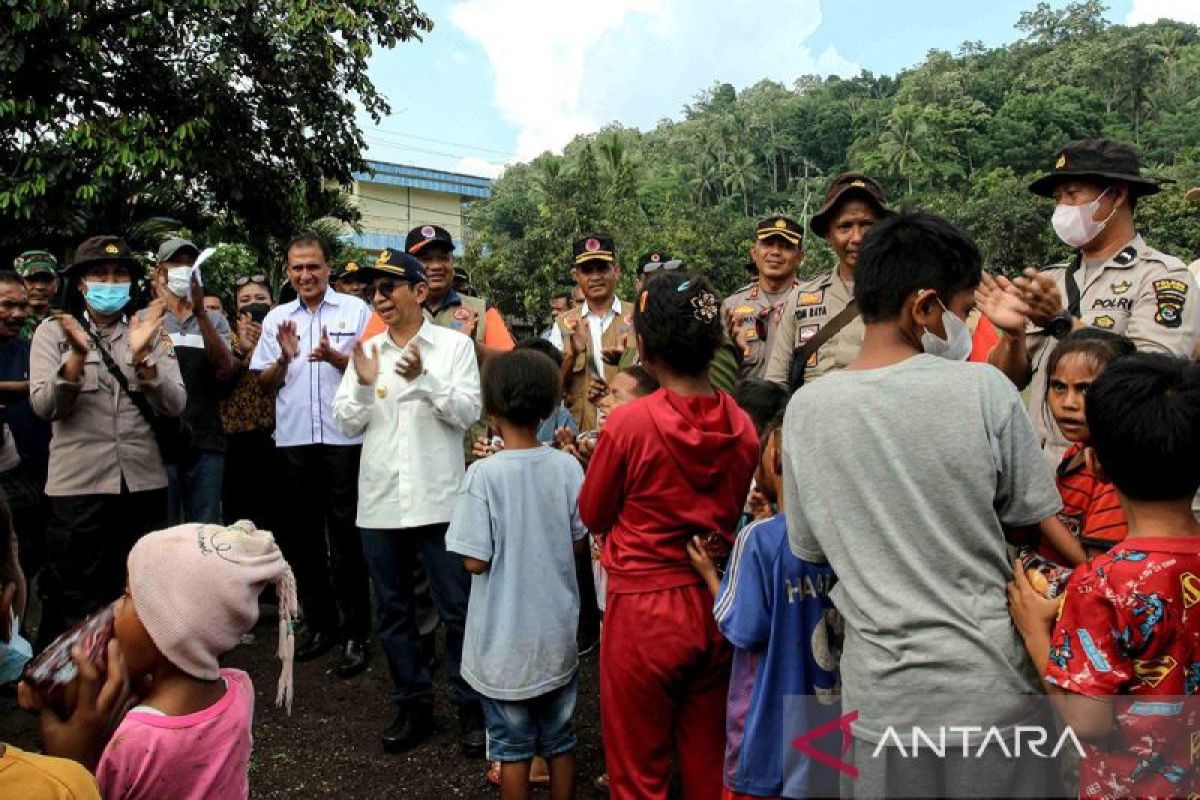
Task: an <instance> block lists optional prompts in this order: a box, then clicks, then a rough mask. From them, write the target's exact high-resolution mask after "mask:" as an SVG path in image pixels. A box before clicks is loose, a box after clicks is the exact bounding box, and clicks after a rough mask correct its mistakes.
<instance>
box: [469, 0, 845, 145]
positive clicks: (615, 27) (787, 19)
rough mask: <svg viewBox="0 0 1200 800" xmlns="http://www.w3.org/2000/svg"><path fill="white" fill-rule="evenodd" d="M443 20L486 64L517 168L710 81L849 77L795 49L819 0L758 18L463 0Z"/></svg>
mask: <svg viewBox="0 0 1200 800" xmlns="http://www.w3.org/2000/svg"><path fill="white" fill-rule="evenodd" d="M450 20H451V22H452V23H453V24H454V25H455V26H456V27H457V28H458V29H459V30H461V31H462V32H463V33H464V34H465V35H466V36H467V37H468V38H470V39H473V40H474V41H475V42H477V43H478V44H479V45H480V47H482V49H483V51H484V53H485V54H486V56H487V58H488V61H489V62H490V64H491V68H492V72H493V73H494V75H495V87H494V92H493V102H494V104H495V106H496V108H497V110H498V111H499V113H500V115H501V116H502V117H503V118H504V119H505V120H506V121H507V122H509V123H510V124H512V125H514V126H515V127H516V128H517V131H518V133H517V147H516V150H517V158H518V159H519V160H528V159H530V158H533V157H535V156H537V155H538V154H539V153H541V152H542V151H544V150H553V151H557V150H560V149H561V148H562V146H563V145H565V144H566V143H567V142H569V141H570V140H571V139H572V138H573V137H574V136H575V135H577V134H580V133H586V132H590V131H594V130H596V129H597V128H599V127H600V126H601V125H603V124H604V123H606V122H608V121H610V120H619V121H620V122H622V123H624V124H629V125H638V126H643V127H644V126H648V125H653V123H654V122H655V121H656V120H658V119H661V118H662V117H664V116H668V115H673V114H675V113H677V112H678V110H679V109H680V107H681V106H682V105H683V104H684V103H686V102H688V101H689V100H690V99H691V98H692V97H694V96H695V94H696V93H697V92H699V91H700V90H702V89H705V88H708V87H709V86H711V85H712V84H713V82H714V81H717V80H721V81H726V82H730V83H733V84H734V85H735V86H738V87H739V88H741V87H745V86H748V85H750V84H752V83H755V82H757V81H758V80H761V79H763V78H772V79H774V80H779V81H782V82H784V83H789V84H790V83H791V81H793V80H794V79H795V78H796V77H798V76H799V75H802V74H805V73H819V74H833V73H836V74H841V75H852V74H857V73H858V71H859V67H858V66H857V65H856V64H853V63H851V62H849V61H847V60H846V59H845V58H844V57H842V55H841V54H840V53H838V52H837V50H836V48H834V47H832V46H829V47H826V48H825V49H824V50H823V51H822V52H821V53H820V54H814V53H813V52H812V49H811V48H810V47H807V46H806V45H805V42H806V41H808V39H810V38H811V37H812V35H813V34H814V33H815V32H816V31H817V29H818V28H819V27H820V25H821V8H820V0H790V7H789V6H782V7H781V6H777V7H776V8H775V11H774V12H773V13H771V14H769V15H764V14H763V13H762V6H761V3H760V2H758V0H702V1H701V0H602V2H594V0H591V1H589V0H522V2H519V3H518V2H512V0H463V2H460V3H458V4H457V5H455V6H454V7H453V8H451V9H450Z"/></svg>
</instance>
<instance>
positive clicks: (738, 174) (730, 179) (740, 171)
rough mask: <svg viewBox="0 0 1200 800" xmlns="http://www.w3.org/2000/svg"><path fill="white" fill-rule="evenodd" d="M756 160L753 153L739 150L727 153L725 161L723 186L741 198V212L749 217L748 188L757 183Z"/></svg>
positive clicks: (743, 149)
mask: <svg viewBox="0 0 1200 800" xmlns="http://www.w3.org/2000/svg"><path fill="white" fill-rule="evenodd" d="M756 166H757V159H756V158H755V157H754V153H752V152H750V151H749V150H747V149H745V148H739V149H737V150H733V151H732V152H730V153H729V156H728V158H727V160H726V161H725V186H726V188H728V189H729V191H730V192H737V193H738V194H740V195H741V196H742V212H743V213H744V214H745V215H746V216H747V217H748V216H750V187H751V186H753V185H754V184H756V183H758V172H757V170H756Z"/></svg>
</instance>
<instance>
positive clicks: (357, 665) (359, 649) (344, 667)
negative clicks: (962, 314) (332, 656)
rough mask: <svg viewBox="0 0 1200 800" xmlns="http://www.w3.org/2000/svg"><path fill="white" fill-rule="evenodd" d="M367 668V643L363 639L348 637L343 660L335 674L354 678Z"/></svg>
mask: <svg viewBox="0 0 1200 800" xmlns="http://www.w3.org/2000/svg"><path fill="white" fill-rule="evenodd" d="M366 668H367V643H366V642H364V641H363V640H362V639H347V640H346V646H345V647H344V648H342V660H341V661H339V662H338V665H337V666H336V667H335V668H334V670H333V674H334V675H337V676H338V677H339V678H353V677H354V676H355V675H357V674H359V673H360V672H362V671H363V670H365V669H366Z"/></svg>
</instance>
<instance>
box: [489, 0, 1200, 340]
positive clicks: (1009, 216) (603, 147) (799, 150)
mask: <svg viewBox="0 0 1200 800" xmlns="http://www.w3.org/2000/svg"><path fill="white" fill-rule="evenodd" d="M1103 11H1104V7H1103V5H1102V4H1101V3H1100V2H1098V1H1097V0H1089V1H1088V2H1081V3H1074V4H1071V5H1068V6H1067V7H1065V8H1064V9H1060V10H1052V9H1050V8H1049V7H1048V6H1047V5H1045V4H1040V5H1038V7H1037V8H1035V9H1033V10H1031V11H1028V12H1026V13H1024V14H1022V15H1021V17H1020V19H1019V20H1017V21H1016V29H1017V31H1018V35H1019V37H1020V38H1019V40H1018V41H1016V42H1015V43H1013V44H1011V45H1009V46H1006V47H1001V48H997V49H987V48H985V47H983V46H982V45H980V44H978V43H966V44H963V45H962V46H961V47H959V48H958V50H957V51H956V52H953V53H951V52H948V51H943V50H933V51H931V52H930V53H929V54H928V56H927V57H926V58H925V60H924V61H923V62H922V63H920V64H919V65H917V66H916V67H914V68H912V69H911V70H908V71H905V72H902V73H901V74H899V75H896V76H879V75H873V74H871V73H869V72H863V73H861V74H859V75H857V76H854V77H838V76H828V77H820V76H804V77H801V78H800V79H798V80H797V81H796V82H795V83H794V84H793V85H791V86H784V85H782V84H779V83H776V82H773V81H762V82H760V83H758V84H756V85H754V86H751V87H749V88H747V89H745V90H744V91H741V92H737V91H735V89H734V88H733V87H732V86H730V85H728V84H717V85H715V86H713V87H711V88H710V89H708V90H707V91H704V92H703V93H702V94H701V95H700V96H699V97H697V98H696V100H695V101H694V102H693V103H692V104H690V105H688V106H687V107H685V108H684V109H683V110H682V114H677V112H678V110H677V109H669V108H664V109H663V113H664V115H666V114H677V118H673V119H664V120H663V121H662V122H660V123H659V124H658V125H657V126H656V127H655V128H654V129H653V130H650V131H646V132H641V131H638V130H633V129H628V128H624V127H622V126H621V125H620V124H619V123H613V124H612V125H610V126H608V127H607V128H605V129H604V130H602V131H600V132H598V133H596V134H594V135H589V136H581V137H578V138H577V139H576V140H574V141H573V142H571V143H570V144H569V145H568V146H567V147H566V148H565V151H564V153H563V155H561V156H557V155H552V154H545V155H542V156H541V157H539V158H537V159H535V160H534V161H533V162H532V163H529V164H518V165H513V166H511V167H509V168H508V169H507V170H506V172H505V173H504V174H503V175H502V176H501V177H500V178H499V180H498V181H497V182H496V185H495V189H494V192H493V195H492V197H491V199H489V200H487V201H485V202H480V203H478V204H476V205H474V206H473V207H472V208H471V211H470V215H471V223H472V225H473V227H474V228H475V230H476V232H477V236H476V238H475V239H474V241H473V242H472V243H471V245H470V247H469V250H468V253H467V255H466V258H465V263H466V264H467V266H468V267H469V268H470V269H471V270H472V274H473V276H474V280H475V283H476V285H477V286H480V287H482V288H483V289H484V290H485V291H486V292H487V293H488V297H489V299H492V300H493V301H494V302H496V303H498V304H499V305H500V306H501V307H502V308H503V310H504V311H506V312H507V313H510V314H514V315H517V316H525V315H526V314H527V313H530V314H532V315H533V316H535V317H536V316H538V315H540V313H541V312H542V310H543V309H545V308H546V301H547V298H548V296H549V294H550V293H551V292H552V291H553V289H554V287H555V285H556V283H557V282H559V281H561V280H562V279H563V278H565V277H566V276H567V273H568V266H567V265H568V264H569V259H568V255H569V253H570V240H571V238H572V237H573V236H575V235H576V234H578V233H579V232H583V231H591V230H594V229H600V230H605V231H608V232H611V233H612V234H613V235H614V236H615V237H616V239H617V244H618V249H619V256H620V258H621V261H622V262H623V263H624V264H625V265H626V267H628V268H631V267H633V266H634V262H635V261H636V260H637V256H638V255H639V254H640V253H642V252H644V251H646V250H649V249H652V248H663V249H665V250H667V251H669V252H670V253H672V254H673V255H675V256H676V257H682V258H684V259H686V260H687V261H688V262H689V263H690V264H691V265H693V266H696V267H699V268H701V269H703V270H704V271H706V272H708V273H709V274H710V275H712V276H713V278H714V279H715V280H716V282H717V283H718V285H719V286H720V287H721V288H723V289H725V290H731V289H733V288H735V287H736V286H737V285H738V284H739V283H741V282H742V280H743V272H742V264H743V263H744V262H745V261H746V249H747V247H748V246H749V244H750V233H751V230H752V227H753V224H752V222H753V220H754V219H757V218H759V217H762V216H765V215H768V214H771V213H778V212H783V213H788V214H791V215H793V216H795V217H797V218H798V219H801V220H802V221H804V222H806V223H807V219H808V216H809V215H810V214H811V213H812V212H813V211H814V210H815V209H816V208H817V207H818V206H819V205H820V202H821V198H822V196H823V193H824V187H825V185H826V183H827V181H828V179H829V178H830V177H832V176H833V175H835V174H837V173H838V172H841V171H844V170H846V169H850V168H857V169H862V170H865V171H866V172H868V173H870V174H871V175H873V176H876V177H877V178H879V179H880V180H881V181H882V182H883V183H884V185H885V187H886V188H887V190H888V192H889V198H890V199H891V201H892V202H893V204H894V205H896V206H909V207H922V208H926V209H930V210H934V211H937V212H940V213H943V214H946V215H948V216H949V217H950V218H952V219H954V220H955V221H957V222H958V223H960V224H961V225H963V226H964V227H965V228H966V229H967V230H968V231H970V233H971V234H972V235H974V236H975V237H976V239H977V241H978V243H979V245H980V247H981V249H982V250H983V251H984V254H985V257H986V260H987V263H988V265H989V266H990V267H992V268H994V269H1000V270H1014V269H1018V268H1021V267H1023V266H1026V265H1030V264H1041V263H1046V262H1050V261H1053V260H1057V259H1060V258H1062V257H1063V255H1064V250H1063V248H1062V246H1061V244H1059V243H1058V241H1057V240H1056V239H1055V238H1054V235H1053V233H1052V232H1051V230H1050V226H1049V214H1050V210H1051V209H1050V204H1049V203H1048V201H1044V200H1039V199H1037V198H1035V197H1033V196H1032V195H1030V194H1029V193H1028V192H1027V191H1026V186H1027V184H1028V183H1029V181H1030V179H1031V178H1032V177H1034V176H1035V175H1037V174H1039V173H1041V172H1044V171H1046V170H1047V169H1048V168H1049V167H1050V166H1051V165H1052V163H1053V154H1054V152H1055V151H1056V150H1057V149H1058V147H1059V146H1061V145H1062V144H1063V143H1065V142H1066V141H1068V140H1070V139H1077V138H1081V137H1085V136H1108V137H1112V138H1117V139H1123V140H1126V141H1130V142H1133V143H1134V144H1135V145H1136V146H1137V147H1138V149H1139V150H1140V152H1141V154H1142V157H1143V160H1144V163H1145V164H1146V165H1147V171H1149V172H1150V173H1152V174H1155V175H1158V176H1162V177H1165V178H1173V179H1175V180H1176V181H1177V182H1176V183H1175V184H1172V185H1169V186H1168V187H1167V188H1166V190H1165V191H1164V192H1162V193H1161V194H1160V195H1158V196H1157V197H1154V198H1150V199H1148V200H1145V201H1143V202H1142V203H1141V204H1140V205H1139V207H1138V218H1139V221H1140V226H1141V228H1142V229H1143V231H1144V232H1145V233H1146V235H1147V236H1148V238H1150V239H1151V241H1152V243H1153V244H1154V245H1155V246H1157V247H1159V248H1160V249H1163V250H1165V251H1167V252H1170V253H1173V254H1175V255H1177V256H1179V257H1180V258H1183V259H1184V260H1185V261H1190V260H1191V259H1193V258H1195V257H1196V256H1197V253H1198V251H1200V206H1198V205H1196V204H1189V203H1187V202H1186V201H1185V200H1184V199H1183V192H1184V191H1185V190H1186V189H1187V188H1189V187H1191V186H1195V185H1200V164H1198V161H1200V29H1197V28H1196V27H1195V26H1192V25H1186V24H1182V23H1175V22H1167V21H1163V22H1159V23H1157V24H1155V25H1143V26H1139V27H1136V28H1130V27H1125V26H1120V25H1111V24H1108V23H1107V22H1106V21H1105V20H1104V19H1103V16H1102V15H1103ZM831 264H832V254H831V252H830V251H829V250H828V249H827V248H826V247H825V245H824V242H820V241H817V240H815V239H814V240H811V241H809V243H808V258H807V261H806V265H805V271H806V272H808V273H811V272H815V271H817V270H820V269H825V268H828V266H829V265H831ZM631 279H632V275H631V274H630V270H629V269H627V270H626V274H625V276H624V277H623V282H629V281H631Z"/></svg>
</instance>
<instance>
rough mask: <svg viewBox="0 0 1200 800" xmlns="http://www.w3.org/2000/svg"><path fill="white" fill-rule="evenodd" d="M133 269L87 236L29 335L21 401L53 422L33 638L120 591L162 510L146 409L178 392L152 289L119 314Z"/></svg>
mask: <svg viewBox="0 0 1200 800" xmlns="http://www.w3.org/2000/svg"><path fill="white" fill-rule="evenodd" d="M143 272H144V270H143V269H142V266H141V263H140V262H139V261H138V260H137V259H136V258H135V257H134V255H133V252H132V251H131V250H130V249H129V246H128V245H127V244H126V243H125V242H124V241H123V240H122V239H119V238H118V237H116V236H94V237H92V238H90V239H88V240H86V241H85V242H83V244H81V245H79V247H78V249H76V251H75V258H74V261H73V263H72V264H71V267H70V268H69V270H68V272H67V295H66V301H65V302H66V308H67V312H68V313H66V314H62V313H56V314H54V315H53V316H52V317H51V318H50V319H47V320H45V321H44V322H43V323H42V324H41V325H39V326H38V329H37V331H36V332H35V333H34V336H33V345H32V355H31V359H30V368H29V403H30V406H32V408H33V411H34V413H36V414H37V415H38V416H39V417H41V418H42V419H46V420H49V421H50V422H51V423H52V429H53V439H52V440H51V443H50V466H49V475H48V479H47V483H46V494H47V495H49V497H50V521H49V525H48V528H47V533H46V550H47V552H46V556H47V562H46V569H45V571H44V573H43V576H44V580H43V584H42V594H43V597H45V605H44V606H43V617H42V626H41V628H40V629H39V631H38V641H39V644H41V645H44V644H47V643H49V642H50V641H51V640H52V639H53V638H54V637H55V636H56V635H57V634H59V633H61V632H62V631H63V630H65V629H66V628H67V627H68V626H69V625H71V624H73V623H75V622H77V621H79V619H80V618H82V617H83V616H85V615H87V614H88V613H90V612H92V611H94V610H95V609H96V608H98V607H99V606H100V605H101V604H102V603H107V602H111V601H112V600H113V598H115V597H117V596H119V595H120V593H121V590H122V589H123V588H124V586H125V559H126V558H127V556H128V555H129V550H130V548H131V547H132V546H133V543H134V542H135V541H137V539H138V537H140V536H142V535H143V534H145V533H148V532H149V531H152V530H154V529H156V528H161V527H163V526H164V523H165V522H166V516H167V491H166V488H167V474H166V470H165V469H164V467H163V461H162V455H161V451H160V450H159V445H158V441H157V439H156V436H155V426H156V424H157V423H156V421H155V420H156V419H157V417H159V416H162V417H178V416H179V415H180V413H182V411H183V407H184V404H185V402H186V401H187V394H186V392H185V390H184V386H183V378H182V377H180V374H179V364H178V363H177V362H176V360H175V354H174V350H173V349H172V347H171V343H170V339H168V338H167V337H166V336H164V335H163V334H162V321H163V304H162V301H160V300H155V301H154V302H152V303H150V305H149V306H148V307H147V309H146V310H145V311H142V312H141V313H139V314H131V315H130V316H126V309H127V308H133V307H135V306H136V305H137V301H138V299H139V298H138V297H137V296H136V289H135V288H134V287H136V286H137V280H138V278H140V277H142V273H143Z"/></svg>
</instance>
